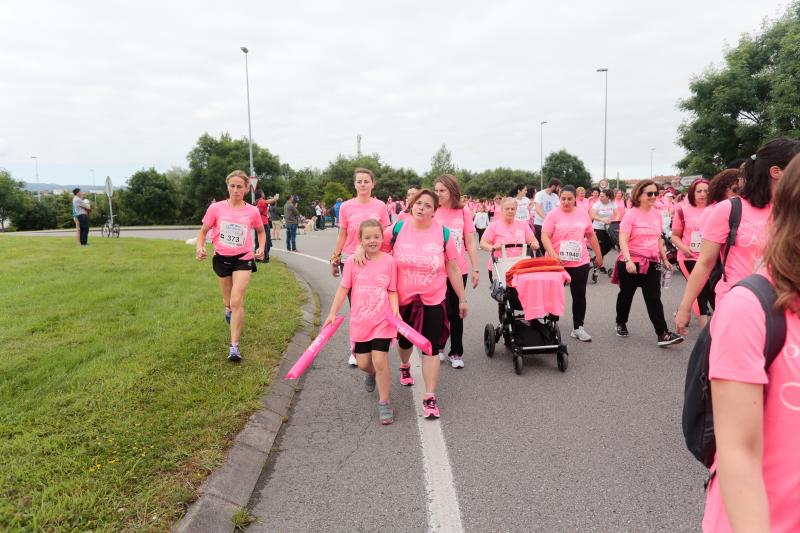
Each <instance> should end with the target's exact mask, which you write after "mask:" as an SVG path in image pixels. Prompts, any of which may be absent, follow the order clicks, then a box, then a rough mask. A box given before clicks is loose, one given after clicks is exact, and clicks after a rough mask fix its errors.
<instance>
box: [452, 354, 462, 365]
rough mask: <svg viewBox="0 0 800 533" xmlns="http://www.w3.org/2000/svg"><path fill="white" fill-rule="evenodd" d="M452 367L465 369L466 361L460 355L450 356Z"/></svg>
mask: <svg viewBox="0 0 800 533" xmlns="http://www.w3.org/2000/svg"><path fill="white" fill-rule="evenodd" d="M450 366H452V367H453V368H464V359H462V358H461V356H460V355H458V354H455V353H454V354H453V355H451V356H450Z"/></svg>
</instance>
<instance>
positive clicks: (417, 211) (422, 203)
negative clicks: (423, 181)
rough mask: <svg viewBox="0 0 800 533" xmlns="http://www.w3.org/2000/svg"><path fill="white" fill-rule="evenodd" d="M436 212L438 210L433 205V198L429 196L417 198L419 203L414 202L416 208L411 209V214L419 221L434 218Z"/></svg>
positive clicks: (424, 195)
mask: <svg viewBox="0 0 800 533" xmlns="http://www.w3.org/2000/svg"><path fill="white" fill-rule="evenodd" d="M434 211H436V208H435V207H434V205H433V198H431V197H430V196H429V195H427V194H423V195H422V196H420V197H419V198H417V201H416V202H414V207H412V208H411V212H412V214H413V215H414V218H416V219H417V220H428V219H431V218H433V213H434Z"/></svg>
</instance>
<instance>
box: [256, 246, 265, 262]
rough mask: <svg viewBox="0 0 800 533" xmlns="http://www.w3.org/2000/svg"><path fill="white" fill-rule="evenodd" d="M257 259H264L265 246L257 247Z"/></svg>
mask: <svg viewBox="0 0 800 533" xmlns="http://www.w3.org/2000/svg"><path fill="white" fill-rule="evenodd" d="M255 258H256V261H261V260H263V259H264V249H263V248H256V253H255Z"/></svg>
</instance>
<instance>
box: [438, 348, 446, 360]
mask: <svg viewBox="0 0 800 533" xmlns="http://www.w3.org/2000/svg"><path fill="white" fill-rule="evenodd" d="M444 359H445V357H444V352H443V351H442V350H439V361H441V362H443V363H444Z"/></svg>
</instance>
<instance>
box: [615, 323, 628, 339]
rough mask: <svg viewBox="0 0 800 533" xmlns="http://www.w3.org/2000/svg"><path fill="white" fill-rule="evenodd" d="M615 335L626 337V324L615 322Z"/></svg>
mask: <svg viewBox="0 0 800 533" xmlns="http://www.w3.org/2000/svg"><path fill="white" fill-rule="evenodd" d="M616 333H617V337H627V336H628V326H626V325H625V324H617V330H616Z"/></svg>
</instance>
